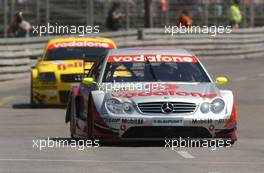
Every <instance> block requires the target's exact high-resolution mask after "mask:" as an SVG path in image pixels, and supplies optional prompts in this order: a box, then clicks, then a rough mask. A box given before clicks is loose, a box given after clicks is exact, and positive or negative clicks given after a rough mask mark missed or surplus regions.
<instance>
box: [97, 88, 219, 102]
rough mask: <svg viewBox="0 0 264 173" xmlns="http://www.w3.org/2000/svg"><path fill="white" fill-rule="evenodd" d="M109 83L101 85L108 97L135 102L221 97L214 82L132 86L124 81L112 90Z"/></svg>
mask: <svg viewBox="0 0 264 173" xmlns="http://www.w3.org/2000/svg"><path fill="white" fill-rule="evenodd" d="M111 84H112V85H113V83H111ZM121 84H123V86H122V85H121ZM130 84H131V83H130ZM109 85H110V83H106V84H104V85H103V86H101V89H104V92H105V93H106V95H107V96H108V98H110V97H114V98H119V99H121V100H123V101H132V102H135V103H136V104H137V103H142V102H163V101H164V102H177V101H180V102H193V103H199V102H201V101H203V100H211V99H214V98H215V97H221V95H220V91H219V89H218V88H217V87H216V86H215V84H214V83H148V84H146V83H133V86H134V88H133V87H131V86H130V88H129V87H128V86H124V83H115V84H114V85H115V86H112V88H114V89H112V90H110V89H109V88H110V87H109ZM140 86H141V87H140Z"/></svg>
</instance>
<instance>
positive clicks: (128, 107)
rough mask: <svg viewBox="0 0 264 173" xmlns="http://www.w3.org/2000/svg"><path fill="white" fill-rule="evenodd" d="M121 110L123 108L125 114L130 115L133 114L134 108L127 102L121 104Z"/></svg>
mask: <svg viewBox="0 0 264 173" xmlns="http://www.w3.org/2000/svg"><path fill="white" fill-rule="evenodd" d="M123 108H124V111H125V113H128V114H132V113H133V112H134V107H133V105H132V104H131V103H129V102H125V103H123Z"/></svg>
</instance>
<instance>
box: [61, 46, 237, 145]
mask: <svg viewBox="0 0 264 173" xmlns="http://www.w3.org/2000/svg"><path fill="white" fill-rule="evenodd" d="M226 82H227V79H226V78H225V77H218V78H216V82H215V81H213V80H212V79H211V77H210V76H209V74H208V73H207V71H206V70H205V68H204V67H203V65H202V64H201V62H200V61H199V60H198V59H197V57H195V55H193V54H192V53H190V52H188V51H185V50H174V49H158V50H156V49H147V48H142V49H140V48H138V49H137V48H134V49H116V50H110V51H109V52H108V53H107V55H105V56H104V57H102V58H101V59H98V61H97V62H96V63H95V64H94V66H93V67H92V69H91V71H90V72H89V74H88V75H87V77H86V78H84V79H83V81H82V83H81V84H80V86H79V87H77V88H76V87H75V88H73V92H72V96H71V98H70V101H69V104H68V107H67V113H66V122H70V129H71V135H72V137H75V138H93V139H101V140H108V139H109V140H113V139H119V140H122V139H136V140H138V139H142V140H146V139H166V138H167V139H168V138H180V137H181V138H202V139H204V138H206V139H212V138H213V139H215V138H221V139H222V138H224V139H228V140H232V142H234V141H235V140H236V139H237V137H236V127H237V122H236V109H235V101H234V96H233V93H232V91H229V90H220V89H218V88H217V85H223V84H225V83H226Z"/></svg>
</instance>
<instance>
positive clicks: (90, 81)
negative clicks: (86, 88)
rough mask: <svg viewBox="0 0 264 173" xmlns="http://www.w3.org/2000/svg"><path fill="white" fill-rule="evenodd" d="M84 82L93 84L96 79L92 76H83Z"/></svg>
mask: <svg viewBox="0 0 264 173" xmlns="http://www.w3.org/2000/svg"><path fill="white" fill-rule="evenodd" d="M82 83H83V84H85V85H91V84H93V83H94V79H93V78H90V77H86V78H83V80H82Z"/></svg>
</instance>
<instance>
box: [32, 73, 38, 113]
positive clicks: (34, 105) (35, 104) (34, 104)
mask: <svg viewBox="0 0 264 173" xmlns="http://www.w3.org/2000/svg"><path fill="white" fill-rule="evenodd" d="M33 97H34V94H33V83H32V74H31V80H30V106H31V107H32V108H35V107H37V103H36V102H34V99H33Z"/></svg>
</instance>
